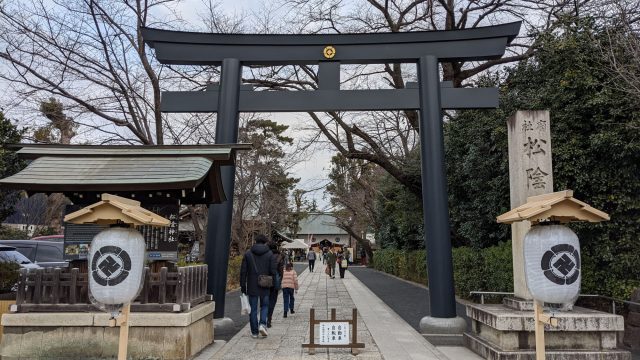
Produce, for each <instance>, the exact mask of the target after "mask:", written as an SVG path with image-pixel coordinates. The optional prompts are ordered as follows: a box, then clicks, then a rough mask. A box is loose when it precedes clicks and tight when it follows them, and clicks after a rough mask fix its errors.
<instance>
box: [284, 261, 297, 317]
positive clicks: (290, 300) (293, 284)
mask: <svg viewBox="0 0 640 360" xmlns="http://www.w3.org/2000/svg"><path fill="white" fill-rule="evenodd" d="M294 290H295V292H298V274H296V271H295V270H293V264H291V263H288V264H287V266H286V267H285V270H284V275H282V297H283V298H284V317H287V311H289V310H291V313H292V314H295V313H296V312H295V311H294V310H293V305H294V301H295V298H294V297H293V291H294Z"/></svg>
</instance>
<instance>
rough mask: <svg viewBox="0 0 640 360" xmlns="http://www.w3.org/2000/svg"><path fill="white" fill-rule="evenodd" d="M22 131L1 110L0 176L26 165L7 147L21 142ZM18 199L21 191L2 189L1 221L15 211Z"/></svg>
mask: <svg viewBox="0 0 640 360" xmlns="http://www.w3.org/2000/svg"><path fill="white" fill-rule="evenodd" d="M22 133H23V132H22V131H20V130H18V128H16V126H15V125H13V124H12V123H11V121H10V120H9V119H7V118H5V117H4V114H3V113H2V112H0V142H2V147H1V148H0V176H1V177H2V178H5V177H7V176H10V175H13V174H15V173H17V172H18V171H20V170H21V169H22V168H23V167H24V164H23V162H22V161H20V160H19V159H18V157H17V155H16V153H15V152H14V151H11V149H7V147H6V145H7V144H17V143H19V142H20V140H21V139H22ZM18 199H19V192H17V191H6V190H2V191H0V221H3V220H4V219H5V218H6V217H7V216H9V215H11V214H12V213H13V211H14V206H15V204H16V202H17V201H18Z"/></svg>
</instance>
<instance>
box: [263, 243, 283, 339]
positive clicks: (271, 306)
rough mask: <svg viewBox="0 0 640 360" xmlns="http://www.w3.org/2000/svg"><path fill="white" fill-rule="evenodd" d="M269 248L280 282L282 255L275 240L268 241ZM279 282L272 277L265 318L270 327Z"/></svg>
mask: <svg viewBox="0 0 640 360" xmlns="http://www.w3.org/2000/svg"><path fill="white" fill-rule="evenodd" d="M268 246H269V249H270V250H271V252H272V253H273V258H274V260H275V262H276V271H277V272H278V276H279V277H280V279H279V280H280V283H281V282H282V275H283V272H284V256H282V254H281V253H280V250H279V249H278V243H276V242H275V241H273V240H272V241H269V244H268ZM280 283H279V282H278V281H276V279H275V278H274V279H273V285H274V286H273V287H272V288H271V290H270V293H269V317H268V318H267V327H268V328H270V327H271V318H272V317H273V311H274V310H275V308H276V303H277V302H278V292H279V291H280Z"/></svg>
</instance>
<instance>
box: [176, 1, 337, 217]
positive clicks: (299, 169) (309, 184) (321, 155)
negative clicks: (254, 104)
mask: <svg viewBox="0 0 640 360" xmlns="http://www.w3.org/2000/svg"><path fill="white" fill-rule="evenodd" d="M205 1H206V0H205ZM217 2H218V3H219V4H220V8H221V10H223V11H225V12H226V13H228V14H230V15H231V14H242V13H245V14H251V13H253V12H255V11H259V9H260V8H261V4H262V0H217ZM203 8H204V5H203V0H185V1H184V2H182V3H180V5H179V7H178V8H177V10H178V11H179V12H180V13H181V15H182V17H183V18H184V19H185V20H191V21H199V18H198V12H199V11H200V10H201V9H203ZM263 115H264V116H265V117H268V118H269V119H271V120H274V121H277V122H279V123H283V124H286V125H289V126H290V128H289V135H290V136H291V137H293V138H294V139H296V141H299V140H302V139H303V137H305V136H309V134H310V132H309V131H304V130H302V129H303V128H307V129H308V128H309V127H312V126H313V124H312V121H311V119H310V118H309V116H308V115H307V114H299V113H298V114H289V113H273V114H263ZM293 150H294V149H293V148H292V149H290V151H293ZM334 154H335V151H332V150H330V149H326V147H325V148H315V149H313V151H309V152H308V157H307V158H306V161H302V162H300V163H299V164H298V165H296V166H294V167H293V168H292V169H291V174H292V176H294V177H297V178H300V183H299V184H298V187H299V188H302V189H304V190H313V191H312V192H310V193H308V194H307V199H308V200H310V201H311V200H315V201H316V203H317V205H318V207H319V208H320V209H327V208H328V207H329V198H328V196H325V194H324V185H326V183H327V181H328V179H327V174H328V171H329V161H330V159H331V156H333V155H334Z"/></svg>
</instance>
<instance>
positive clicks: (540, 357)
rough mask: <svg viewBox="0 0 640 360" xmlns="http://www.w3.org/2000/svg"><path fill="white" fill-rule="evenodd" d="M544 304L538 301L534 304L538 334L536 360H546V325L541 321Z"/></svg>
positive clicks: (534, 318)
mask: <svg viewBox="0 0 640 360" xmlns="http://www.w3.org/2000/svg"><path fill="white" fill-rule="evenodd" d="M542 310H543V309H542V304H541V302H540V301H538V300H534V304H533V320H534V322H535V332H536V360H544V356H545V349H544V323H543V322H541V321H540V314H542Z"/></svg>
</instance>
